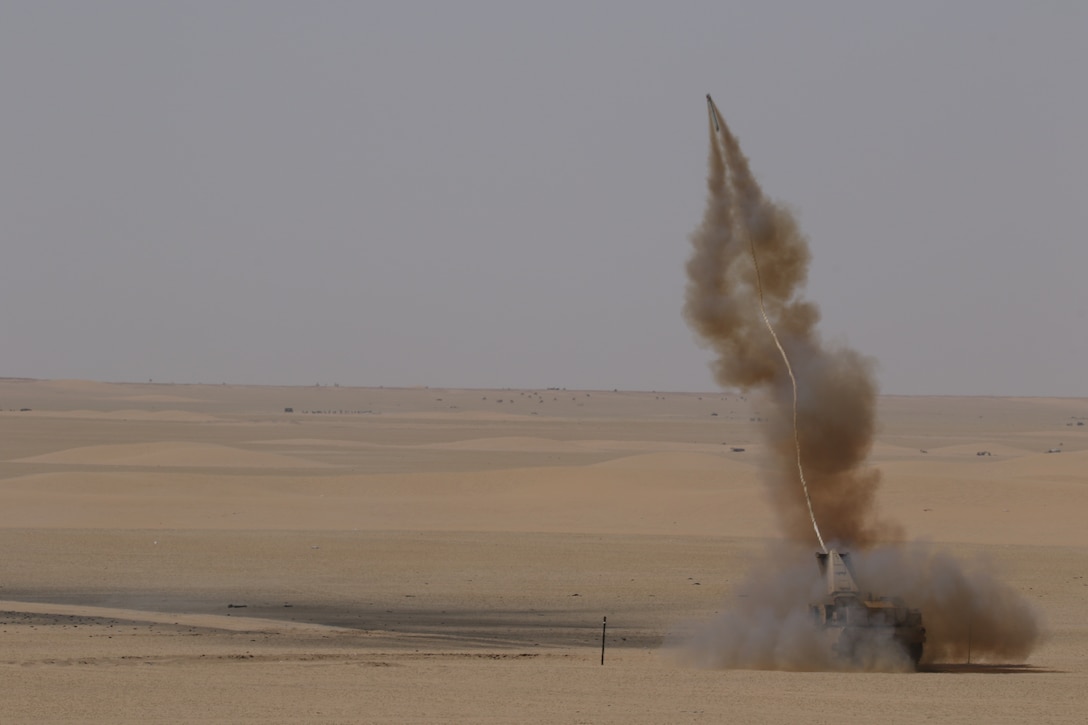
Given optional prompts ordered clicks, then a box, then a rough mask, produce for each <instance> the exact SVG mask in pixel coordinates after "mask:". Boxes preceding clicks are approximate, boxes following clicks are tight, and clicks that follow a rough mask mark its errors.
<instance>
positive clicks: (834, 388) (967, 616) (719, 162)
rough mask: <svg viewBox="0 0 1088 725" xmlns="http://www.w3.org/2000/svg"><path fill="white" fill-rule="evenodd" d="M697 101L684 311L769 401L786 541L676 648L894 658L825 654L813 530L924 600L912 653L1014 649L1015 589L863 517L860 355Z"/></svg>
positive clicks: (799, 240)
mask: <svg viewBox="0 0 1088 725" xmlns="http://www.w3.org/2000/svg"><path fill="white" fill-rule="evenodd" d="M707 102H708V109H709V115H710V124H709V127H710V156H709V161H708V174H707V191H708V197H707V205H706V211H705V214H704V217H703V220H702V223H701V224H700V225H699V227H698V229H696V231H695V232H694V233H693V234H692V236H691V242H692V245H693V253H692V256H691V258H690V260H689V261H688V264H687V273H688V287H687V298H686V302H685V307H684V315H685V317H686V319H687V321H688V323H689V324H690V325H691V327H692V328H693V329H694V330H695V331H696V332H697V333H698V334H699V336H700V338H701V339H702V341H703V342H704V343H705V344H706V345H707V346H708V347H710V348H711V349H713V350H714V352H715V353H716V358H715V360H714V361H713V369H714V375H715V378H716V379H717V381H718V383H719V384H721V385H722V386H724V387H728V388H740V389H742V390H748V391H750V390H755V391H758V392H761V393H763V394H764V395H766V396H767V397H768V398H769V402H770V405H771V407H772V415H771V416H770V420H769V421H768V422H767V424H766V425H765V426H764V429H765V430H764V433H765V435H766V438H767V442H768V446H769V448H770V451H771V454H772V456H771V459H772V461H773V462H772V470H771V471H770V473H769V475H768V480H767V484H768V490H769V494H770V498H771V502H772V504H773V507H774V510H775V511H776V513H777V515H778V517H779V520H780V523H781V525H782V531H783V535H784V538H785V539H786V540H787V542H792V543H788V544H785V545H783V546H782V547H780V548H777V549H775V550H774V551H773V552H771V553H770V554H769V557H770V558H769V559H768V561H766V562H763V563H762V564H760V565H758V566H756V567H754V568H753V570H752V572H751V573H750V575H749V578H748V580H747V581H746V582H745V583H743V584H742V585H741V588H742V589H743V593H744V598H743V599H742V600H739V604H738V606H737V607H736V608H735V609H733V610H731V611H729V612H727V613H726V614H724V615H723V616H722V617H721V618H720V619H719V620H718V621H716V622H714V623H711V624H710V625H708V626H707V627H704V628H702V630H701V631H700V632H699V633H698V635H697V636H696V637H695V638H694V639H693V640H691V641H690V642H688V643H687V647H686V652H687V654H688V655H689V656H690V657H693V658H694V659H695V661H697V662H699V663H701V664H704V665H708V666H718V667H752V668H772V669H835V668H842V667H855V668H856V667H861V668H863V669H877V670H899V669H905V668H907V667H909V665H910V663H909V660H908V659H907V658H906V656H905V653H903V652H901V651H899V650H898V648H897V647H896V646H895V645H894V643H891V642H886V643H882V642H872V643H870V644H871V645H872V647H871V652H870V654H869V656H866V657H862V658H861V659H860V660H855V661H854V662H851V663H843V662H841V661H837V660H835V659H834V658H833V657H832V656H831V655H830V654H829V653H828V651H827V647H826V646H825V643H824V641H823V640H822V638H821V633H820V631H819V629H818V627H817V625H816V624H815V622H814V620H813V618H812V617H811V615H810V613H809V611H808V603H809V602H811V601H813V600H816V599H819V598H821V597H822V596H823V595H824V594H826V591H825V590H824V588H823V587H825V584H824V582H823V581H822V580H821V578H820V576H819V574H818V572H817V568H816V566H815V562H814V561H813V559H812V555H811V552H812V549H807V548H804V546H799V545H800V544H809V543H812V544H815V543H817V542H818V541H820V538H819V537H820V532H822V535H823V539H824V540H826V541H827V542H829V543H832V544H834V545H836V546H838V547H839V548H842V549H849V550H850V551H851V556H852V558H853V561H854V565H855V567H856V569H857V571H858V574H859V579H860V580H861V581H860V582H859V583H860V585H861V586H862V588H863V589H867V590H872V591H874V592H877V591H878V587H879V588H880V590H879V593H881V594H886V595H888V596H901V597H903V599H905V600H906V601H907V603H908V604H909V605H910V606H912V607H918V608H920V609H922V610H923V617H924V618H925V624H926V628H927V643H926V655H925V660H928V661H934V660H938V659H941V658H953V657H959V656H961V655H963V654H964V653H965V652H966V648H967V646H968V645H967V643H968V641H970V646H971V648H972V650H973V654H974V656H975V658H976V660H978V661H986V659H987V658H989V659H990V660H991V661H992V660H994V659H1001V658H1009V657H1013V658H1023V657H1026V656H1027V654H1028V653H1029V652H1030V651H1031V650H1032V648H1033V647H1034V645H1035V643H1036V642H1037V640H1038V638H1039V626H1038V623H1037V619H1036V616H1035V615H1034V613H1033V612H1032V610H1031V607H1030V606H1029V605H1028V604H1027V603H1026V602H1025V601H1024V600H1023V598H1022V597H1021V596H1020V595H1019V594H1018V593H1017V592H1016V591H1015V590H1013V589H1012V588H1010V587H1008V586H1006V585H1004V584H1002V583H1001V582H1000V581H998V580H997V579H996V578H995V577H993V576H992V575H991V574H990V573H989V572H988V571H985V570H983V569H980V568H978V567H976V566H973V565H972V566H970V567H964V566H962V565H960V564H959V563H958V562H957V561H956V560H955V559H953V558H951V557H950V556H947V555H945V554H940V553H934V552H932V551H928V550H924V549H922V548H920V547H917V546H911V547H908V546H905V545H902V544H899V545H894V544H895V543H896V542H902V541H903V539H904V534H903V531H902V529H901V527H899V526H898V525H896V524H894V523H891V522H888V521H886V520H882V519H881V518H880V517H879V516H878V515H877V511H876V492H877V489H878V486H879V483H880V474H879V471H877V470H876V469H873V468H871V467H869V466H867V465H866V458H867V456H868V454H869V451H870V448H871V446H872V443H873V436H874V433H875V419H876V413H875V407H876V395H877V389H876V384H875V381H874V377H873V362H872V361H871V360H870V359H869V358H866V357H864V356H862V355H860V354H859V353H857V352H856V351H854V350H851V349H849V348H846V347H835V346H830V345H827V344H825V343H824V342H823V341H822V340H821V339H820V336H819V334H818V331H817V323H818V321H819V318H820V315H819V310H818V309H817V308H816V306H815V305H814V304H813V303H811V302H809V301H806V300H805V299H803V298H802V296H801V294H800V293H801V290H802V288H803V286H804V284H805V282H806V279H807V275H808V265H809V260H810V258H811V254H810V251H809V247H808V243H807V241H806V239H805V237H804V235H803V234H802V233H801V231H800V229H799V227H798V225H797V222H796V220H795V219H794V217H793V215H792V214H790V212H789V210H787V209H786V208H784V207H783V206H781V205H779V204H776V203H775V202H773V201H772V200H770V199H768V198H767V196H766V195H765V194H764V193H763V190H762V189H761V188H760V186H759V183H758V182H757V181H756V179H755V177H754V176H753V174H752V172H751V169H750V167H749V164H748V159H747V158H746V157H745V155H744V153H743V152H742V151H741V148H740V145H739V144H738V142H737V139H736V137H735V136H734V135H733V134H732V132H731V131H730V129H729V127H728V126H727V125H726V124H725V122H724V120H723V119H722V118H721V115H720V114H719V113H718V111H717V108H716V107H715V106H714V104H713V101H711V100H710V97H709V96H708V97H707ZM764 314H765V315H766V319H764ZM768 328H770V330H769V329H768ZM776 338H777V343H780V345H781V349H779V347H778V345H777V344H776ZM784 357H785V358H787V359H788V363H787V362H786V361H784V360H783V358H784ZM794 381H795V382H794ZM795 385H796V387H795ZM795 396H796V397H795ZM795 406H796V407H795ZM795 411H796V412H795ZM802 472H803V473H802ZM802 475H803V477H804V480H802ZM803 483H807V492H808V496H809V497H810V498H811V507H812V517H811V518H810V513H809V506H808V504H807V503H806V493H805V487H804V486H803V485H802V484H803ZM814 529H816V536H814V535H813V534H814ZM821 544H822V542H821ZM885 645H887V646H885Z"/></svg>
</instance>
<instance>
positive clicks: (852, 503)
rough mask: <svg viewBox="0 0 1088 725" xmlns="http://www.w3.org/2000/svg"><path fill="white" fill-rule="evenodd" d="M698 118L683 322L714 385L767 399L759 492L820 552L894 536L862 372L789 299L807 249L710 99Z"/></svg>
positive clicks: (806, 310) (866, 368)
mask: <svg viewBox="0 0 1088 725" xmlns="http://www.w3.org/2000/svg"><path fill="white" fill-rule="evenodd" d="M707 119H708V135H709V141H710V144H709V147H710V148H709V151H710V154H709V158H708V161H707V204H706V209H705V212H704V214H703V220H702V223H701V224H700V225H699V227H698V228H697V229H696V230H695V231H694V232H693V233H692V235H691V243H692V248H693V249H692V252H693V253H692V255H691V257H690V258H689V260H688V262H687V274H688V286H687V292H686V300H685V305H684V316H685V318H686V319H687V321H688V323H689V324H690V325H691V327H692V328H693V329H694V331H695V332H696V333H697V334H698V336H699V337H700V338H701V340H702V342H703V343H704V344H705V345H706V346H707V347H708V348H710V349H711V350H713V351H714V353H715V358H714V360H713V361H712V363H711V367H712V369H713V371H714V376H715V378H716V379H717V381H718V382H719V383H720V384H721V385H722V386H724V387H731V388H739V389H741V390H745V391H749V390H752V389H753V388H755V389H757V390H760V391H763V392H765V393H767V394H768V396H769V400H770V404H771V405H772V407H773V409H774V414H773V415H770V416H769V417H768V419H767V424H766V425H765V426H764V427H763V430H764V432H765V434H766V436H767V439H768V443H769V446H770V450H771V453H772V459H771V460H772V463H773V467H774V469H775V470H774V471H773V472H772V473H771V475H770V476H769V478H768V484H769V487H768V491H769V493H770V496H771V503H772V506H773V508H774V510H775V512H776V514H777V515H778V516H779V518H780V520H781V522H782V524H783V527H784V529H785V533H786V534H787V535H788V536H789V537H790V538H795V539H802V538H803V539H808V538H809V537H811V536H812V533H806V531H807V532H815V534H816V538H817V540H818V542H819V544H820V548H821V549H824V550H826V549H827V543H825V542H837V543H839V544H843V545H854V546H866V545H869V544H872V543H873V542H875V541H877V540H880V539H887V538H896V537H897V536H899V530H898V527H896V526H894V525H889V524H887V523H885V522H883V521H879V520H877V518H876V516H875V493H876V488H877V485H878V483H879V479H880V473H879V471H876V470H875V469H872V468H870V467H867V466H865V459H866V457H867V455H868V452H869V449H870V447H871V445H872V439H873V434H874V432H875V427H876V422H875V417H876V385H875V383H874V381H873V376H872V362H871V361H870V360H868V359H867V358H865V357H863V356H861V355H859V354H858V353H857V352H855V351H853V350H851V349H849V348H845V347H841V346H827V345H825V344H824V343H823V342H822V341H821V340H820V336H819V333H818V331H817V329H816V326H817V322H818V321H819V310H818V309H817V307H816V306H815V305H814V304H812V303H811V302H809V301H806V300H805V299H803V297H802V296H801V294H800V293H801V289H802V287H803V286H804V283H805V278H806V276H807V274H808V264H809V260H810V258H811V254H810V252H809V248H808V242H807V240H806V239H805V237H804V235H803V234H802V233H801V230H800V229H799V227H798V226H797V222H796V220H795V219H794V217H793V215H792V214H790V212H789V210H788V209H787V208H785V207H783V206H782V205H780V204H777V203H775V202H774V201H772V200H771V199H769V198H768V197H767V196H766V195H765V194H764V192H763V190H762V189H761V188H760V185H759V183H758V182H757V181H756V178H755V176H754V175H753V173H752V171H751V169H750V167H749V164H748V159H747V158H746V157H745V155H744V153H743V151H742V150H741V148H740V145H739V143H738V142H737V139H736V137H735V136H734V135H733V134H732V132H731V130H730V128H729V126H728V124H727V123H726V122H725V119H724V118H723V117H722V115H721V113H720V112H719V111H718V108H717V106H716V105H715V103H714V101H713V99H712V98H710V97H709V96H708V97H707ZM768 333H770V334H768ZM783 363H784V364H783Z"/></svg>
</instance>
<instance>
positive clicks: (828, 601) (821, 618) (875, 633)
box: [810, 549, 926, 666]
mask: <svg viewBox="0 0 1088 725" xmlns="http://www.w3.org/2000/svg"><path fill="white" fill-rule="evenodd" d="M816 558H817V560H818V562H819V565H820V573H821V574H822V575H823V576H824V578H825V579H826V581H827V596H826V597H824V599H823V600H822V601H820V602H814V603H812V604H811V605H810V607H811V611H812V615H813V617H814V618H815V619H816V622H817V624H818V625H819V626H820V627H821V628H822V629H823V630H824V631H825V632H826V633H827V636H828V640H829V641H830V643H831V647H832V649H833V650H834V651H835V652H836V654H838V655H839V656H841V657H843V658H844V659H846V660H848V661H851V662H855V663H857V662H858V661H859V660H861V659H862V658H863V657H865V655H866V652H867V650H868V651H870V652H871V651H874V648H876V649H879V648H880V647H883V646H888V645H892V644H893V643H897V644H898V645H899V646H900V647H902V649H903V652H904V653H905V654H906V655H907V656H908V657H910V660H911V662H913V663H914V665H915V666H917V665H918V661H919V660H920V659H921V658H922V647H923V646H924V645H925V641H926V628H925V627H923V626H922V613H921V612H920V611H919V610H917V609H911V608H909V607H907V605H906V603H904V602H903V600H902V599H900V598H899V597H877V596H873V595H872V594H869V593H863V592H862V591H861V590H860V589H859V588H858V585H857V582H856V580H855V576H854V570H853V567H852V566H851V565H850V555H849V554H840V553H839V552H837V551H835V550H834V549H832V550H831V551H828V552H826V553H817V554H816Z"/></svg>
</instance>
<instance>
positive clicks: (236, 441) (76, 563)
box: [0, 380, 1088, 723]
mask: <svg viewBox="0 0 1088 725" xmlns="http://www.w3.org/2000/svg"><path fill="white" fill-rule="evenodd" d="M499 398H501V399H503V400H504V402H503V403H502V404H499V403H498V402H497V400H498V399H499ZM0 400H2V401H4V408H5V410H4V411H3V413H2V414H0V441H2V442H3V443H2V445H0V546H2V547H3V549H4V551H5V556H4V557H2V558H0V596H2V597H3V601H0V630H3V635H4V638H5V639H4V642H5V649H4V654H3V655H2V656H0V669H2V670H3V673H4V677H3V678H0V721H3V722H22V721H32V720H53V721H80V722H103V723H104V722H116V721H118V720H119V719H121V720H125V719H127V720H128V721H133V722H135V721H148V720H155V719H158V720H161V721H171V722H194V721H208V720H212V721H214V720H219V721H221V722H237V721H246V720H249V721H257V720H260V721H268V722H274V721H291V722H327V721H360V720H369V721H380V722H405V723H407V722H434V721H443V720H445V721H461V722H481V721H484V722H486V721H492V722H579V721H582V722H600V723H609V722H617V723H618V722H623V723H630V722H685V721H693V722H702V721H705V722H724V721H734V720H739V721H752V722H755V721H783V722H784V721H801V720H804V719H806V718H811V714H812V713H813V712H819V713H821V717H825V718H826V719H828V720H834V721H842V722H849V721H852V720H855V719H857V716H858V713H859V712H875V711H879V712H880V713H881V719H882V720H884V721H887V722H889V723H907V722H916V721H918V720H920V719H928V720H933V721H940V722H968V721H970V722H976V721H977V720H979V719H980V718H981V719H985V720H987V721H988V722H998V723H1002V722H1004V723H1014V722H1015V723H1019V722H1029V721H1045V722H1079V721H1080V720H1082V719H1083V714H1082V713H1081V709H1082V708H1081V706H1080V702H1081V700H1082V698H1081V697H1080V693H1081V692H1082V691H1083V689H1084V685H1085V682H1086V678H1088V667H1086V666H1085V659H1084V656H1083V653H1084V651H1085V648H1086V647H1088V629H1086V628H1085V625H1084V624H1083V619H1084V617H1083V599H1084V593H1085V591H1086V589H1085V586H1086V584H1085V582H1086V580H1085V579H1084V576H1085V574H1084V572H1083V563H1084V561H1085V556H1086V555H1088V527H1085V526H1084V525H1083V521H1082V519H1083V515H1084V512H1085V511H1088V485H1086V483H1088V477H1086V476H1085V474H1084V471H1085V470H1088V467H1086V464H1088V435H1086V433H1085V429H1086V428H1088V426H1077V425H1076V422H1077V421H1078V420H1080V416H1084V415H1085V414H1086V411H1088V401H1083V400H1057V399H1001V398H885V399H881V402H880V411H881V413H880V433H879V435H878V438H877V441H876V443H875V445H874V447H873V451H872V456H871V458H870V462H871V463H872V465H873V466H874V467H875V468H877V469H879V470H880V472H881V484H880V487H879V489H878V501H877V503H878V507H879V511H880V513H881V514H882V515H883V516H886V517H887V518H889V519H892V520H894V521H897V522H899V523H900V524H901V525H902V526H903V529H904V530H905V532H906V536H907V537H908V539H910V540H921V541H927V542H930V544H931V545H932V546H933V547H938V548H941V549H942V550H947V551H950V552H953V553H955V554H956V555H959V556H963V557H966V558H969V559H973V558H975V557H980V558H982V559H985V560H988V561H990V562H992V565H993V567H994V568H995V570H996V571H997V572H998V573H999V574H1000V575H1001V576H1002V578H1003V579H1004V580H1005V581H1007V582H1008V583H1009V584H1010V585H1011V586H1012V587H1014V588H1015V589H1016V590H1017V591H1018V592H1020V593H1022V594H1023V595H1024V596H1025V597H1026V598H1027V599H1028V600H1029V601H1030V602H1031V603H1032V604H1033V605H1034V606H1036V607H1038V608H1039V610H1040V612H1041V614H1042V618H1043V620H1044V621H1045V622H1046V627H1047V631H1048V633H1049V635H1048V638H1047V640H1046V642H1045V643H1044V645H1043V646H1041V647H1040V648H1039V649H1037V650H1036V651H1035V652H1033V653H1032V654H1031V655H1030V657H1029V659H1028V661H1027V662H1026V663H1024V662H997V663H992V662H991V663H984V664H982V665H979V664H978V663H973V664H972V665H971V668H970V669H964V668H965V667H967V665H966V663H963V662H948V663H941V664H939V665H938V666H935V667H934V668H932V669H931V670H930V671H928V672H925V673H920V674H916V675H895V674H862V673H855V674H850V673H838V674H834V675H832V674H827V673H818V672H814V673H784V672H764V671H744V670H732V671H715V670H699V669H692V668H691V667H689V666H687V665H684V664H683V663H681V662H678V661H677V660H675V659H674V658H673V657H672V655H671V654H670V652H669V651H668V650H667V649H663V648H662V645H663V643H664V642H665V641H666V638H667V637H668V636H669V635H670V633H674V632H680V631H687V629H689V628H690V627H692V626H694V625H695V624H696V623H699V622H703V621H706V620H707V619H709V618H712V617H714V616H715V613H719V612H721V611H724V610H728V609H729V608H730V607H732V606H735V604H736V603H737V602H739V601H741V600H742V598H744V597H745V596H746V592H745V590H744V589H743V586H744V584H743V583H744V581H745V574H746V572H747V571H748V570H749V568H750V566H751V562H752V561H753V560H754V559H755V558H757V557H758V556H759V554H760V552H762V551H763V550H764V549H765V548H766V547H768V546H771V545H775V544H776V543H777V542H780V541H781V538H782V531H781V529H780V527H779V521H778V519H777V516H776V515H775V513H774V511H773V509H772V507H771V505H770V503H769V501H768V499H767V494H766V491H765V488H764V483H763V482H764V478H765V476H766V474H767V467H768V464H769V461H768V459H767V451H766V447H765V446H764V445H763V443H762V442H761V441H762V437H761V429H760V426H761V425H762V423H761V421H760V420H759V418H760V417H761V416H760V414H759V412H758V411H759V408H760V405H761V404H760V401H758V400H746V399H743V398H741V397H739V396H735V395H723V394H683V393H668V394H660V393H629V392H621V391H616V392H611V391H581V392H570V391H561V392H557V391H548V392H544V391H533V392H530V391H509V390H504V391H474V390H438V389H425V388H421V389H415V390H405V389H401V390H391V389H358V388H336V389H333V388H324V387H320V388H319V387H312V388H258V387H254V386H218V385H210V386H170V385H161V386H160V385H154V384H134V385H110V384H101V383H83V382H79V381H12V380H0ZM509 400H514V402H513V403H510V402H508V401H509ZM541 401H542V402H541ZM163 405H166V406H178V407H179V408H181V409H174V408H169V409H167V410H159V409H158V408H159V407H160V406H163ZM500 405H501V406H502V408H501V409H499V406H500ZM288 406H292V407H294V408H295V410H296V411H297V412H296V413H285V412H284V408H285V407H288ZM22 407H26V408H31V410H30V411H26V412H20V411H19V408H22ZM13 409H14V410H13ZM304 410H306V411H368V410H369V411H378V412H374V413H367V414H354V413H344V414H339V413H337V414H328V413H321V414H313V413H303V412H302V411H304ZM715 414H716V415H715ZM288 426H289V427H288ZM278 435H282V437H277V436H278ZM1058 443H1061V444H1062V445H1061V449H1062V451H1063V452H1062V453H1054V454H1047V453H1045V452H1044V451H1045V450H1047V448H1048V447H1051V446H1057V445H1058ZM733 448H744V449H745V450H744V452H736V451H733V450H732V449H733ZM922 449H925V450H926V451H927V452H926V453H923V452H922ZM980 450H988V451H989V452H990V453H991V454H992V455H990V456H977V455H976V453H977V452H978V451H980ZM802 548H804V547H802ZM812 548H815V547H814V545H812ZM802 553H804V554H805V559H806V562H807V560H808V559H809V558H810V556H811V554H810V553H809V552H807V551H803V552H802ZM242 605H244V607H243V606H242ZM229 607H237V608H229ZM602 616H607V617H608V650H609V654H608V665H607V666H606V667H601V666H600V664H599V657H600V636H601V617H602ZM58 693H63V696H60V695H58ZM194 703H195V704H194ZM889 703H891V704H892V705H893V706H889ZM194 708H195V709H194Z"/></svg>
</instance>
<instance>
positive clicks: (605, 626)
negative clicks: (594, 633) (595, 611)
mask: <svg viewBox="0 0 1088 725" xmlns="http://www.w3.org/2000/svg"><path fill="white" fill-rule="evenodd" d="M607 629H608V617H605V618H604V620H602V622H601V664H602V665H603V664H604V633H605V631H606V630H607Z"/></svg>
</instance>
